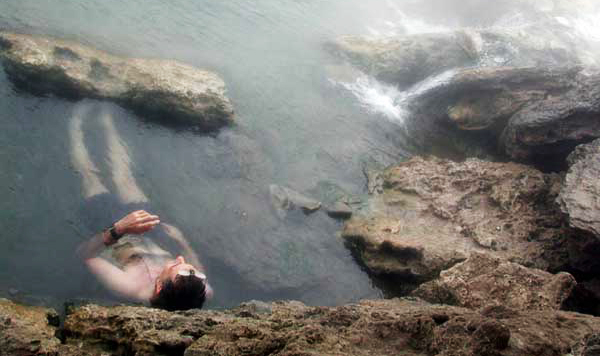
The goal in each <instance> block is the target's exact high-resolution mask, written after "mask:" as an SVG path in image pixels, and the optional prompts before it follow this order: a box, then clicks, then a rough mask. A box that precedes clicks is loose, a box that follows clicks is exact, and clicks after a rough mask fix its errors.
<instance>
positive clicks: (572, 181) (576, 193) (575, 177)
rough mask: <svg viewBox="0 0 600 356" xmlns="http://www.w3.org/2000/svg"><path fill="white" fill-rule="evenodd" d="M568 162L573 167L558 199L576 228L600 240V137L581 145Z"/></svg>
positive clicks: (571, 223) (599, 119) (570, 222)
mask: <svg viewBox="0 0 600 356" xmlns="http://www.w3.org/2000/svg"><path fill="white" fill-rule="evenodd" d="M598 121H599V122H600V116H599V117H598ZM567 161H568V163H569V165H570V168H569V171H568V172H567V175H566V177H565V181H564V184H563V187H562V189H561V191H560V194H559V196H558V200H557V201H558V203H559V204H560V207H561V210H562V212H563V213H565V214H566V215H567V216H568V219H569V224H570V225H571V226H572V227H574V228H577V229H581V230H584V231H587V232H589V233H592V234H594V236H596V237H597V238H598V239H600V139H599V140H595V141H593V142H591V143H589V144H584V145H580V146H577V148H575V151H574V152H573V153H571V154H570V155H569V157H568V159H567Z"/></svg>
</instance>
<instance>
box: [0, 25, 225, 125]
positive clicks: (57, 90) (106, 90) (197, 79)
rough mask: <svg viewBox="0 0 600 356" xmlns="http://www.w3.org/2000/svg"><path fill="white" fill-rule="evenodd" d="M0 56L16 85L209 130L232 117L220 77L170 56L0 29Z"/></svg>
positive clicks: (26, 89) (40, 92)
mask: <svg viewBox="0 0 600 356" xmlns="http://www.w3.org/2000/svg"><path fill="white" fill-rule="evenodd" d="M0 57H1V58H2V59H3V63H4V70H5V71H6V73H7V75H8V77H9V79H10V80H11V81H12V82H13V83H14V84H15V86H16V87H18V88H19V89H21V90H24V91H27V92H30V93H33V94H36V95H46V94H53V95H57V96H60V97H64V98H68V99H80V98H96V99H107V100H111V101H115V102H117V103H119V104H120V105H123V106H124V107H126V108H129V109H131V110H133V111H134V112H136V113H138V114H140V115H142V116H144V117H150V118H154V119H158V120H160V121H162V122H165V123H171V124H174V123H177V124H185V125H192V126H196V127H198V128H200V129H202V130H206V131H210V130H215V129H218V128H220V127H222V126H225V125H229V124H231V123H232V122H233V108H232V105H231V103H230V101H229V99H228V98H227V97H226V96H225V83H224V82H223V80H222V79H221V78H219V77H218V76H217V75H216V74H214V73H212V72H209V71H205V70H201V69H198V68H194V67H192V66H189V65H186V64H183V63H179V62H176V61H172V60H159V59H137V58H122V57H117V56H114V55H111V54H108V53H106V52H102V51H99V50H96V49H93V48H90V47H86V46H83V45H80V44H77V43H74V42H69V41H64V40H59V39H54V38H49V37H41V36H30V35H22V34H14V33H6V32H0Z"/></svg>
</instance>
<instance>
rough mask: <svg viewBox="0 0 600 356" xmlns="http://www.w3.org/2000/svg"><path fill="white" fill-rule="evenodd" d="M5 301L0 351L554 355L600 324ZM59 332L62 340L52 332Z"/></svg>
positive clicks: (442, 313) (363, 305) (440, 314)
mask: <svg viewBox="0 0 600 356" xmlns="http://www.w3.org/2000/svg"><path fill="white" fill-rule="evenodd" d="M2 305H3V308H1V310H2V311H1V313H2V318H3V319H2V323H1V324H0V340H2V346H3V347H2V348H1V349H0V355H2V356H4V355H6V356H8V355H10V356H13V355H48V356H50V355H52V356H58V355H60V356H103V355H114V356H125V355H136V356H150V355H152V356H154V355H157V356H167V355H184V356H197V355H232V356H233V355H240V354H251V355H340V356H341V355H362V356H372V355H390V354H402V355H414V356H417V355H432V354H436V355H438V354H440V355H483V356H485V355H490V356H491V355H499V354H502V355H507V356H509V355H540V354H543V355H556V356H559V355H564V354H565V353H567V352H569V351H570V349H571V347H572V346H573V345H577V344H578V343H581V341H580V340H581V338H582V337H583V336H584V335H586V334H588V333H590V334H594V333H598V332H600V318H596V317H593V316H589V315H583V314H577V313H569V312H562V311H555V310H514V309H510V308H507V307H505V306H494V307H488V308H482V309H480V310H470V309H466V308H461V307H455V306H442V305H432V304H429V303H426V302H424V301H421V300H415V299H391V300H372V301H368V300H365V301H361V302H360V303H357V304H348V305H343V306H338V307H309V306H306V305H304V304H302V303H300V302H294V301H288V302H274V303H264V302H257V301H252V302H248V303H243V304H242V305H240V306H239V307H237V308H233V309H229V310H222V311H214V310H212V311H211V310H188V311H181V312H167V311H163V310H158V309H151V308H145V307H132V306H115V307H102V306H98V305H93V304H88V305H84V306H80V307H76V308H73V309H70V311H69V313H68V314H67V316H66V320H65V322H64V327H63V328H62V329H58V328H55V327H54V326H48V325H47V322H46V315H45V311H44V310H43V309H41V308H35V307H25V306H16V305H14V304H12V303H11V302H8V301H4V302H2ZM8 320H10V323H9V322H8ZM38 326H39V328H38ZM57 330H58V331H59V333H60V335H61V340H62V341H63V343H60V342H59V341H58V339H57V338H55V337H54V331H57ZM587 344H590V343H589V342H588V343H587ZM19 345H21V346H23V345H24V348H16V347H17V346H19ZM50 346H52V348H51V347H50ZM27 347H29V348H27ZM31 350H33V351H31ZM586 355H587V354H586Z"/></svg>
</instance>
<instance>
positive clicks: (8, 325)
mask: <svg viewBox="0 0 600 356" xmlns="http://www.w3.org/2000/svg"><path fill="white" fill-rule="evenodd" d="M58 321H59V320H58V314H56V312H55V311H54V310H52V309H47V308H42V307H26V306H22V305H19V304H15V303H13V302H11V301H9V300H7V299H0V355H7V356H8V355H11V356H13V355H19V356H25V355H57V352H58V349H59V346H60V340H59V339H57V338H56V337H54V333H55V331H56V329H55V327H53V326H52V325H49V322H52V323H53V324H54V326H58Z"/></svg>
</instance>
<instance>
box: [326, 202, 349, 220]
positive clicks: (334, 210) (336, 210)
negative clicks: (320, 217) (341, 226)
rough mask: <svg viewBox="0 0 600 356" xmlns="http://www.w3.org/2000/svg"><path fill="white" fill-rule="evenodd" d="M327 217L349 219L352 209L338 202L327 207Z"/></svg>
mask: <svg viewBox="0 0 600 356" xmlns="http://www.w3.org/2000/svg"><path fill="white" fill-rule="evenodd" d="M327 215H329V216H330V217H332V218H334V219H350V217H351V216H352V208H351V207H350V206H349V205H348V204H346V203H344V202H341V201H338V202H335V203H334V204H333V205H331V206H328V207H327Z"/></svg>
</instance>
